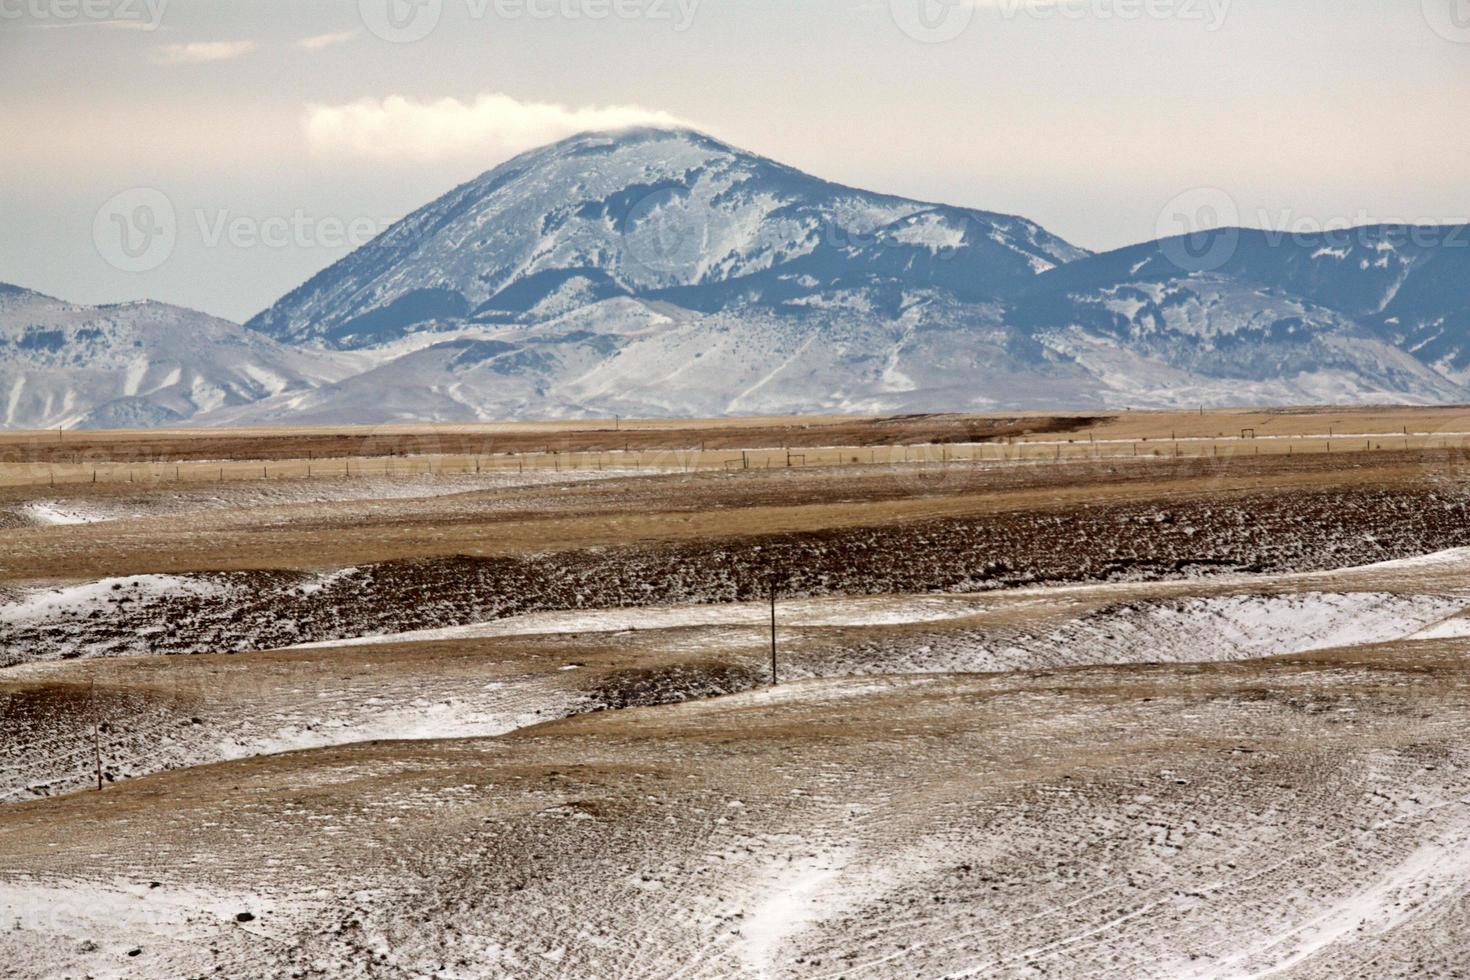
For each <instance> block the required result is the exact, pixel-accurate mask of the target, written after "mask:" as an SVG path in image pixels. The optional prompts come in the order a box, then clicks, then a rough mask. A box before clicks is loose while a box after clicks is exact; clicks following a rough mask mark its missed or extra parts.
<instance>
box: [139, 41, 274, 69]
mask: <svg viewBox="0 0 1470 980" xmlns="http://www.w3.org/2000/svg"><path fill="white" fill-rule="evenodd" d="M254 50H255V42H254V41H195V42H193V43H191V44H164V45H160V46H159V47H157V48H155V49H154V51H153V60H154V62H155V63H157V64H160V65H202V64H206V63H208V62H211V61H230V60H232V59H234V58H243V57H244V56H245V55H247V54H250V53H251V52H252V51H254Z"/></svg>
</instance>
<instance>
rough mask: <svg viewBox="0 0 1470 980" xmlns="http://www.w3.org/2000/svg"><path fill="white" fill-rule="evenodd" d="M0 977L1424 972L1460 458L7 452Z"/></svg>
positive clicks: (1465, 576) (1455, 614) (1203, 438)
mask: <svg viewBox="0 0 1470 980" xmlns="http://www.w3.org/2000/svg"><path fill="white" fill-rule="evenodd" d="M0 529H3V537H0V927H3V928H0V975H3V976H17V977H22V976H24V977H30V976H57V977H65V976H71V977H80V976H125V977H164V976H168V977H173V976H180V977H182V976H223V977H232V978H233V977H262V978H264V977H282V976H295V977H312V976H321V977H337V976H360V977H382V978H400V977H455V978H460V977H463V978H472V977H491V976H496V977H499V976H505V977H599V978H601V977H665V978H674V977H685V978H690V977H753V978H777V977H780V978H788V977H789V978H818V977H826V978H836V977H848V978H867V977H872V978H879V977H1037V976H1049V977H1160V978H1178V977H1198V978H1205V977H1247V976H1250V977H1258V976H1271V977H1300V978H1320V980H1337V978H1346V977H1363V978H1381V977H1424V976H1437V977H1438V976H1444V977H1452V976H1470V741H1467V738H1466V734H1465V733H1466V732H1467V730H1470V728H1467V726H1470V409H1466V408H1445V409H1440V408H1418V407H1409V408H1376V409H1361V410H1354V409H1336V408H1334V409H1312V408H1300V409H1279V410H1271V411H1266V410H1254V411H1244V410H1242V411H1213V412H1211V411H1206V412H1198V411H1196V412H1185V411H1180V412H1132V411H1130V412H1123V413H1117V414H1111V415H1104V414H1093V415H1080V414H1067V413H1058V414H1046V413H1037V414H1029V415H1025V414H1016V415H977V416H968V415H967V416H905V417H898V418H858V417H839V416H830V417H787V418H751V419H738V420H717V421H680V420H664V421H641V420H631V419H608V420H594V421H566V422H547V423H522V424H510V423H507V424H501V425H439V426H417V425H415V426H409V425H404V426H381V427H375V428H337V429H328V428H311V427H301V428H282V429H239V430H207V429H201V430H183V429H181V430H150V431H146V432H144V431H119V432H73V431H69V430H68V431H62V432H58V431H52V432H29V433H5V434H0Z"/></svg>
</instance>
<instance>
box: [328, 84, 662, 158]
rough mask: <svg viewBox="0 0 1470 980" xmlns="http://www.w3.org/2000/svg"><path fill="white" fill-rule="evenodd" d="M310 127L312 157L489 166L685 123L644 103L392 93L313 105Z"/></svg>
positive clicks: (487, 95)
mask: <svg viewBox="0 0 1470 980" xmlns="http://www.w3.org/2000/svg"><path fill="white" fill-rule="evenodd" d="M303 125H304V128H305V131H306V140H307V144H308V146H309V147H310V149H311V152H312V153H313V154H315V155H319V156H330V155H349V156H367V157H378V158H387V159H404V160H415V161H429V160H443V159H452V158H472V159H476V160H480V161H487V162H488V161H489V160H492V159H495V160H499V159H504V158H505V157H508V156H511V155H513V154H516V153H520V152H521V151H523V150H528V149H531V148H532V147H536V146H541V145H542V144H544V143H551V142H554V141H556V140H559V139H562V138H564V137H567V136H571V135H572V134H573V133H580V132H583V131H586V130H589V129H621V128H624V127H627V126H677V125H682V123H680V121H679V120H678V119H676V118H675V117H673V116H671V115H669V114H668V113H666V112H658V111H654V110H649V109H644V108H641V107H639V106H631V105H628V106H621V105H614V106H601V107H598V106H588V107H583V108H568V107H566V106H563V105H556V104H554V103H547V102H521V101H519V100H518V99H514V98H512V97H511V96H508V95H503V94H501V93H498V92H494V93H489V92H487V93H481V94H480V95H477V96H475V99H474V101H473V102H468V103H466V102H461V101H460V100H458V99H453V98H445V99H439V100H437V101H434V102H421V101H418V100H416V99H411V98H405V97H404V96H401V95H390V96H388V97H387V98H384V99H372V98H366V99H360V100H358V101H356V102H351V103H347V104H345V105H309V106H307V109H306V116H305V120H304V124H303Z"/></svg>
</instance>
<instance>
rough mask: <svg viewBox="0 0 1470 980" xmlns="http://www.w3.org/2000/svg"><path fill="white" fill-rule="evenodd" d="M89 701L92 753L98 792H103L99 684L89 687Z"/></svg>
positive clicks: (95, 683)
mask: <svg viewBox="0 0 1470 980" xmlns="http://www.w3.org/2000/svg"><path fill="white" fill-rule="evenodd" d="M87 694H88V700H90V701H91V702H92V752H93V754H94V756H95V758H96V761H97V791H98V792H99V793H100V792H101V791H102V727H101V718H100V717H99V714H98V711H97V682H96V681H95V680H94V681H92V682H91V683H90V684H88V685H87Z"/></svg>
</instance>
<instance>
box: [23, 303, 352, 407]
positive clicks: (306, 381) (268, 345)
mask: <svg viewBox="0 0 1470 980" xmlns="http://www.w3.org/2000/svg"><path fill="white" fill-rule="evenodd" d="M348 360H349V359H348V358H345V357H343V356H342V355H323V354H321V353H317V352H313V351H306V350H298V349H295V348H291V347H286V346H283V345H281V344H278V343H276V342H275V341H273V340H270V339H269V338H267V337H263V336H261V335H259V334H257V333H254V332H251V331H247V330H245V329H244V328H242V327H240V326H239V325H238V324H233V323H229V322H228V321H225V320H219V319H216V318H215V317H211V316H207V315H205V314H203V313H198V312H195V311H194V310H187V309H183V308H182V307H177V306H169V305H167V304H164V303H152V302H139V303H123V304H119V305H115V306H82V305H79V304H75V303H67V302H64V301H63V300H59V299H55V298H53V297H50V296H45V295H42V294H41V293H36V292H32V291H30V290H28V289H22V288H20V287H18V286H10V285H5V284H0V390H3V391H4V392H5V401H4V413H3V415H0V424H3V425H5V426H7V427H11V428H55V427H57V426H67V427H91V428H117V427H146V426H155V425H168V424H174V423H183V422H188V421H190V420H192V419H193V418H194V417H195V416H197V415H199V414H200V413H203V412H207V411H211V410H217V409H221V408H226V407H229V406H239V405H246V404H249V403H253V402H257V401H260V400H261V399H265V398H270V397H272V396H274V395H280V394H283V393H286V392H290V391H297V390H304V389H307V388H312V387H315V386H316V385H319V384H323V383H329V382H332V381H337V380H340V379H341V378H343V377H345V376H346V375H348V374H349V373H351V371H352V367H351V366H350V364H349V363H347V362H348Z"/></svg>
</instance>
